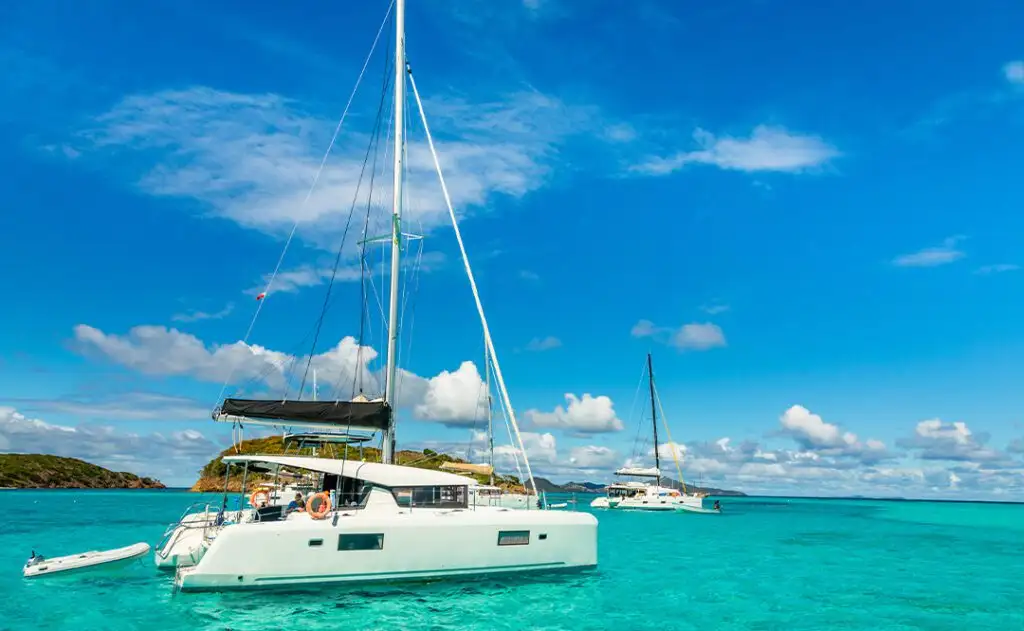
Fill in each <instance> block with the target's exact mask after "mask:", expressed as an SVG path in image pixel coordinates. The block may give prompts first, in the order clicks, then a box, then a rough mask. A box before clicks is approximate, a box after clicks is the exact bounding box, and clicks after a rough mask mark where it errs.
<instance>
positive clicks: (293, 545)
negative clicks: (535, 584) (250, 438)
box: [175, 509, 597, 592]
mask: <svg viewBox="0 0 1024 631" xmlns="http://www.w3.org/2000/svg"><path fill="white" fill-rule="evenodd" d="M367 517H369V516H367ZM402 517H403V519H401V520H400V521H402V522H407V523H399V524H396V523H395V521H396V520H395V519H394V518H393V517H392V518H391V519H388V520H379V521H378V520H375V519H372V518H369V519H361V518H359V517H358V516H349V517H341V518H340V519H339V523H338V525H337V526H335V525H333V523H332V521H333V520H331V519H326V520H323V521H314V520H306V521H305V523H301V522H300V523H295V522H293V521H286V522H282V523H280V524H277V523H266V524H239V525H235V526H229V527H226V528H224V529H223V530H222V531H221V532H220V533H219V534H218V535H217V537H216V539H215V540H214V541H213V542H212V543H211V544H210V545H209V547H208V549H207V550H206V553H205V554H204V555H203V557H202V558H201V559H200V561H199V562H198V563H197V564H196V565H195V566H193V567H182V568H180V569H179V570H178V572H177V574H176V576H175V585H176V586H177V587H178V589H180V590H181V591H186V592H188V591H223V590H238V589H258V588H274V587H287V586H297V585H325V584H336V583H345V584H361V583H379V582H394V581H422V580H432V579H443V578H458V577H476V576H485V575H493V574H521V573H539V572H557V571H568V570H584V569H587V568H593V567H595V566H596V565H597V519H596V518H595V517H594V516H593V515H590V514H588V513H572V512H570V513H567V512H563V511H521V510H501V509H495V510H491V511H487V510H480V509H478V510H476V511H451V512H444V513H438V512H436V511H423V513H421V514H420V516H417V513H416V511H415V510H413V511H412V512H411V513H408V514H406V515H404V516H402ZM467 522H470V523H467ZM271 531H273V536H268V535H270V534H271ZM353 535H355V537H353ZM360 535H362V537H360ZM517 535H518V536H517ZM378 536H379V537H382V538H381V539H380V541H381V544H380V547H379V548H377V547H376V546H375V545H374V544H373V543H372V542H373V541H375V540H376V539H375V537H378ZM353 540H356V541H357V542H358V546H366V545H367V542H368V541H369V542H371V545H370V547H371V548H372V549H344V548H347V547H349V546H350V545H351V542H352V541H353ZM523 541H528V543H523ZM499 542H504V543H505V545H499ZM510 542H511V543H510ZM340 548H341V549H340Z"/></svg>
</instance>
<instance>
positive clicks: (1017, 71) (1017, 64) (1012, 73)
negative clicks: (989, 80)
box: [1003, 60, 1024, 86]
mask: <svg viewBox="0 0 1024 631" xmlns="http://www.w3.org/2000/svg"><path fill="white" fill-rule="evenodd" d="M1003 76H1004V77H1005V78H1006V80H1007V81H1008V82H1010V84H1011V85H1016V86H1024V61H1022V60H1017V61H1011V62H1009V63H1007V64H1005V65H1004V66H1003Z"/></svg>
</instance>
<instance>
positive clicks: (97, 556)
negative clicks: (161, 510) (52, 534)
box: [22, 543, 149, 578]
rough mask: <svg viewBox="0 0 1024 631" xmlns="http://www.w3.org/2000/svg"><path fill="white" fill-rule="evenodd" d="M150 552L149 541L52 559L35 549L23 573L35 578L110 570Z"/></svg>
mask: <svg viewBox="0 0 1024 631" xmlns="http://www.w3.org/2000/svg"><path fill="white" fill-rule="evenodd" d="M148 553H149V544H148V543H135V544H132V545H130V546H125V547H124V548H116V549H114V550H93V551H91V552H83V553H81V554H71V555H68V556H64V557H54V558H52V559H48V558H46V557H42V556H37V555H36V553H35V551H33V552H32V556H31V557H30V558H29V560H28V561H27V562H26V563H25V569H24V570H22V574H24V575H25V578H34V577H36V576H49V575H51V574H66V573H68V572H77V571H83V570H109V569H114V568H117V567H122V566H125V565H128V564H129V563H131V562H132V561H134V560H135V559H138V558H139V557H141V556H144V555H146V554H148Z"/></svg>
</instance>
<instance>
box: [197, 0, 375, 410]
mask: <svg viewBox="0 0 1024 631" xmlns="http://www.w3.org/2000/svg"><path fill="white" fill-rule="evenodd" d="M394 4H395V3H394V0H392V1H391V2H390V3H389V4H388V12H387V13H386V14H384V20H383V21H382V22H381V24H380V28H379V29H377V35H376V36H375V37H374V38H373V45H371V46H370V52H369V54H367V55H366V61H364V62H363V67H362V69H361V70H360V71H359V76H358V77H357V78H356V84H355V86H354V87H353V88H352V93H351V94H349V97H348V103H346V104H345V109H344V110H343V111H342V113H341V118H340V119H339V120H338V125H337V126H336V127H335V128H334V135H333V136H332V137H331V142H330V144H329V145H327V151H325V152H324V155H323V158H321V159H320V166H319V167H318V168H317V170H316V174H315V175H314V176H313V183H312V184H311V185H310V187H309V190H308V191H306V197H305V199H303V200H302V204H300V206H299V208H302V207H304V206H305V205H306V204H307V203H308V202H309V198H310V197H311V196H312V195H313V189H315V188H316V185H317V183H318V182H319V181H320V175H321V174H322V173H323V170H324V165H326V164H327V158H328V157H329V156H330V155H331V151H332V150H333V149H334V144H335V143H336V142H337V140H338V135H339V134H340V133H341V127H342V125H344V124H345V119H346V118H347V117H348V111H349V108H350V107H352V101H353V100H355V97H356V92H358V91H359V86H360V84H361V83H362V82H363V75H364V74H366V68H367V66H369V65H370V58H372V57H373V51H374V50H376V48H377V41H378V40H380V34H381V33H382V32H383V31H384V27H385V26H386V25H387V23H388V18H389V17H391V9H392V8H393V7H394ZM298 227H299V222H298V221H296V222H295V223H293V224H292V229H291V231H290V232H289V233H288V239H287V240H286V241H285V243H284V249H283V250H281V256H280V257H278V259H277V265H275V266H274V271H273V273H272V274H271V275H270V278H268V279H267V284H266V287H265V288H264V289H263V299H262V300H259V301H258V302H257V304H256V312H255V313H254V314H253V316H252V320H251V321H250V322H249V328H248V329H247V330H246V332H245V337H244V338H242V342H243V343H244V344H248V343H249V336H250V335H252V330H253V327H255V326H256V320H257V319H258V318H259V316H260V311H262V310H263V303H264V302H266V300H267V294H268V293H269V292H270V288H271V286H272V285H273V283H274V279H275V278H277V274H278V272H280V271H281V264H282V263H283V262H284V257H285V254H287V253H288V248H289V247H290V246H291V243H292V240H293V239H294V238H295V231H296V230H297V229H298ZM234 372H235V365H232V367H231V370H229V371H228V378H227V379H225V380H224V383H223V384H222V385H221V387H220V394H219V395H218V396H217V405H220V402H221V400H222V399H223V398H224V391H225V390H226V389H227V387H228V383H229V382H230V381H231V378H232V377H234Z"/></svg>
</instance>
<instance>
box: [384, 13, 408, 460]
mask: <svg viewBox="0 0 1024 631" xmlns="http://www.w3.org/2000/svg"><path fill="white" fill-rule="evenodd" d="M404 106H405V0H395V148H394V154H395V175H394V200H393V202H392V206H391V299H390V300H391V304H390V311H389V314H388V365H387V377H386V379H387V381H385V383H384V401H385V402H386V403H387V404H388V405H389V406H391V418H390V420H389V421H388V428H387V429H386V430H384V435H383V445H382V449H381V462H383V463H384V464H391V462H392V461H393V460H394V457H395V408H396V406H395V388H396V386H397V385H398V384H397V383H396V379H395V378H396V376H397V374H398V363H397V360H398V357H397V353H398V276H399V270H400V268H401V262H402V261H401V258H402V162H403V158H404V157H405V155H404V150H405V139H404V133H405V117H404V114H405V112H404Z"/></svg>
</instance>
